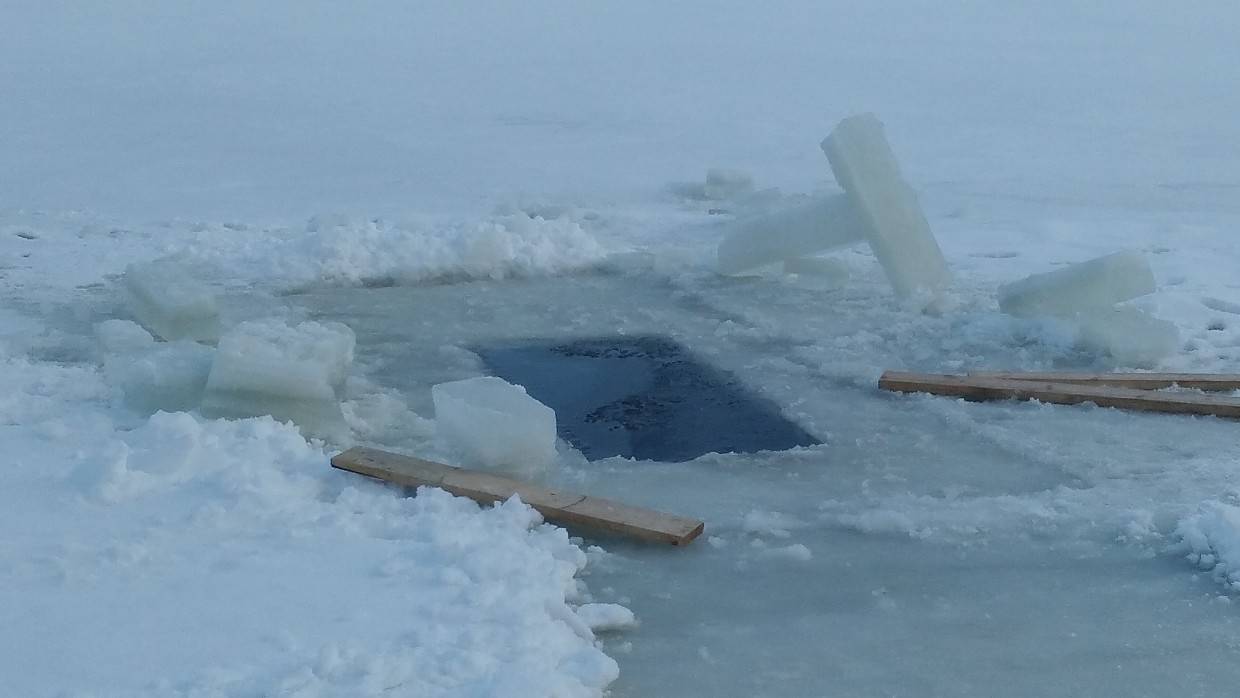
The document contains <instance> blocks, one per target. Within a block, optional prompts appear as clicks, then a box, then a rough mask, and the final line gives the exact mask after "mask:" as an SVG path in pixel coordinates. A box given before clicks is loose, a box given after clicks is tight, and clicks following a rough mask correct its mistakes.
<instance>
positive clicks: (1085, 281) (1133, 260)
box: [999, 251, 1157, 317]
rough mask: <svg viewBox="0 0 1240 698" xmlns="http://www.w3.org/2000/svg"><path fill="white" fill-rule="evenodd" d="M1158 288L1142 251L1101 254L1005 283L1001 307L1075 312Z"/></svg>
mask: <svg viewBox="0 0 1240 698" xmlns="http://www.w3.org/2000/svg"><path fill="white" fill-rule="evenodd" d="M1156 289H1157V284H1156V283H1155V281H1154V272H1153V271H1151V270H1150V265H1149V262H1147V261H1146V260H1145V256H1144V255H1142V254H1141V253H1139V252H1134V251H1124V252H1116V253H1115V254H1109V255H1107V256H1105V257H1098V258H1097V259H1091V260H1089V261H1087V262H1081V263H1079V264H1073V265H1071V266H1067V267H1064V268H1062V269H1056V270H1055V271H1049V272H1046V273H1043V274H1034V275H1032V276H1029V277H1026V278H1024V279H1021V280H1020V281H1014V282H1012V283H1009V284H1004V285H1003V286H1000V287H999V309H1000V310H1002V311H1003V312H1005V313H1007V314H1009V315H1016V316H1018V317H1039V316H1044V315H1055V316H1071V315H1073V314H1075V313H1078V312H1082V311H1090V310H1100V309H1103V308H1109V307H1111V306H1113V305H1115V304H1116V303H1122V302H1123V301H1126V300H1131V299H1133V298H1136V297H1138V296H1143V295H1145V294H1147V293H1153V292H1154V291H1155V290H1156Z"/></svg>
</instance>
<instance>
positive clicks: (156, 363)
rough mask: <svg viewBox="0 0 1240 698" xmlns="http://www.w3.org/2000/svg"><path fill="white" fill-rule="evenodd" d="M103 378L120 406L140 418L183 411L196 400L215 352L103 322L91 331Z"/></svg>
mask: <svg viewBox="0 0 1240 698" xmlns="http://www.w3.org/2000/svg"><path fill="white" fill-rule="evenodd" d="M95 336H96V337H98V339H99V344H100V347H101V349H102V350H103V352H104V359H103V368H104V376H105V377H106V378H107V380H108V382H109V383H110V384H112V385H113V386H115V387H116V388H118V389H119V390H120V391H121V394H122V396H123V400H124V403H125V406H126V407H128V408H130V409H132V410H135V411H137V412H141V413H144V414H153V413H155V412H158V411H160V410H163V411H165V412H187V411H189V410H194V409H197V408H198V405H199V404H200V403H201V402H202V395H203V389H204V388H205V387H206V384H207V374H208V373H209V372H210V371H211V361H212V358H213V357H214V355H215V350H214V349H212V348H211V347H208V346H204V345H202V344H198V343H196V342H190V341H188V340H180V341H176V342H156V341H155V339H154V338H153V337H152V336H151V335H150V334H149V333H148V332H147V331H146V330H144V329H142V328H141V327H139V326H138V325H137V324H136V323H133V322H129V321H128V320H106V321H104V322H101V323H99V324H98V325H97V326H96V327H95Z"/></svg>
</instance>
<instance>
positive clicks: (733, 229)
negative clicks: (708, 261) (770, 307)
mask: <svg viewBox="0 0 1240 698" xmlns="http://www.w3.org/2000/svg"><path fill="white" fill-rule="evenodd" d="M865 238H866V236H865V228H864V227H863V224H862V222H861V220H860V219H859V218H858V217H857V212H856V210H855V208H854V207H853V204H852V203H851V202H850V201H849V200H848V197H847V196H846V195H844V194H829V195H825V196H820V197H817V198H815V199H813V200H811V201H808V202H805V203H800V204H795V205H792V206H788V207H786V208H783V209H780V210H777V211H771V212H762V213H760V214H756V215H753V216H749V217H747V218H744V219H742V220H740V221H737V222H736V223H734V224H732V225H731V226H730V227H729V228H728V230H727V231H726V232H725V237H724V239H723V241H722V242H721V243H719V251H718V265H719V271H720V272H722V273H724V274H739V273H742V272H746V271H750V270H752V269H756V268H758V267H761V266H765V265H767V264H774V263H776V262H782V261H784V260H786V259H792V258H795V257H803V256H806V255H811V254H814V253H815V252H820V251H822V250H826V249H830V248H833V247H843V246H846V245H852V244H854V243H857V242H860V241H862V240H864V239H865Z"/></svg>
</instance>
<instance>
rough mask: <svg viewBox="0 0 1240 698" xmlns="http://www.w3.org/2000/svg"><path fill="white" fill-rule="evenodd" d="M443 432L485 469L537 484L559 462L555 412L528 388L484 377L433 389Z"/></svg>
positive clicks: (446, 384)
mask: <svg viewBox="0 0 1240 698" xmlns="http://www.w3.org/2000/svg"><path fill="white" fill-rule="evenodd" d="M431 397H432V399H433V400H434V402H435V421H436V423H437V425H438V427H439V433H440V434H441V435H442V436H443V437H444V438H445V439H446V440H447V441H448V442H449V443H450V444H452V445H453V446H454V447H456V448H457V449H459V450H460V451H461V452H462V453H463V454H464V455H465V456H466V457H467V458H469V459H470V460H471V461H473V462H475V463H476V464H477V465H481V466H483V467H486V468H491V469H494V470H500V471H504V472H507V473H511V474H513V475H516V476H518V477H523V478H534V479H537V478H538V477H540V476H541V475H543V474H544V473H546V472H547V470H548V469H549V468H550V467H551V466H552V464H553V463H554V462H555V433H556V432H555V411H554V410H552V409H551V408H550V407H547V406H546V405H544V404H542V403H541V402H539V401H538V400H535V399H534V398H532V397H530V396H529V395H528V394H526V392H525V388H523V387H521V386H519V385H513V384H512V383H509V382H508V381H505V380H504V379H502V378H495V377H493V376H484V377H481V378H469V379H467V380H461V381H453V382H451V383H440V384H438V385H436V386H434V387H433V388H431Z"/></svg>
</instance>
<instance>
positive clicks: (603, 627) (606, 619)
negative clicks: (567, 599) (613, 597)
mask: <svg viewBox="0 0 1240 698" xmlns="http://www.w3.org/2000/svg"><path fill="white" fill-rule="evenodd" d="M577 617H578V618H579V619H581V622H583V623H585V624H586V625H588V626H589V627H590V630H591V631H593V632H596V633H602V632H607V631H610V630H628V629H630V628H636V627H637V617H636V616H634V615H633V612H632V611H630V610H629V609H627V608H625V607H624V606H621V605H620V604H614V603H587V604H582V605H581V606H578V607H577Z"/></svg>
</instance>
